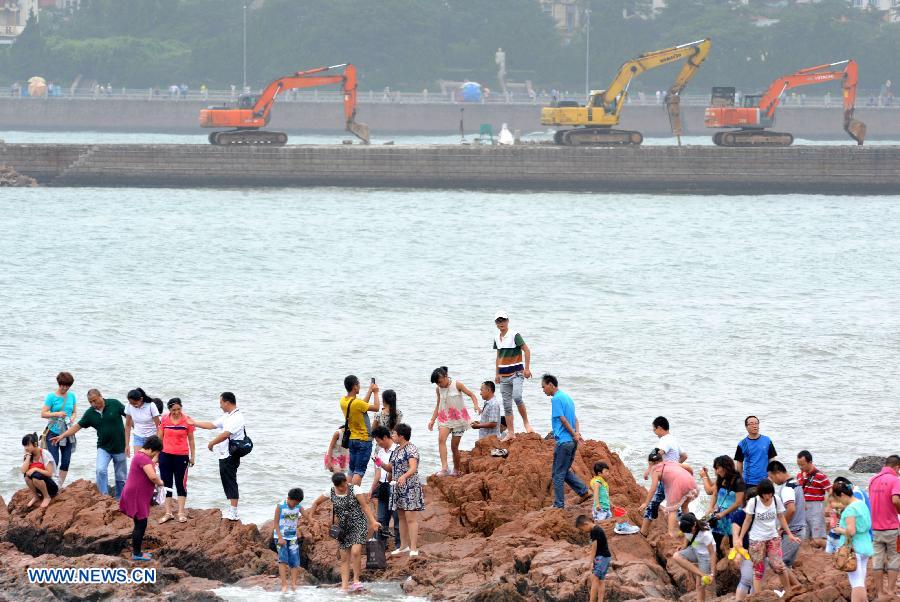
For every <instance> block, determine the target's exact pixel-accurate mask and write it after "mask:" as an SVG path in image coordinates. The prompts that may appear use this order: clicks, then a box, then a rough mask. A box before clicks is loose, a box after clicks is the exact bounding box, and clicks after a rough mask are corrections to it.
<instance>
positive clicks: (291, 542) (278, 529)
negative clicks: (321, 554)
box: [272, 487, 303, 593]
mask: <svg viewBox="0 0 900 602" xmlns="http://www.w3.org/2000/svg"><path fill="white" fill-rule="evenodd" d="M302 501H303V490H302V489H300V488H299V487H295V488H293V489H291V490H290V491H288V495H287V499H286V500H284V501H282V502H279V503H278V505H276V506H275V530H274V533H273V535H272V536H273V537H274V538H275V542H276V544H277V549H278V576H279V578H280V579H281V591H282V592H283V593H286V592H287V591H288V580H287V571H288V569H291V590H292V591H297V577H298V576H299V574H300V544H299V542H298V541H297V538H298V537H299V531H298V529H297V522H298V521H299V520H300V517H301V516H303V508H301V507H300V502H302Z"/></svg>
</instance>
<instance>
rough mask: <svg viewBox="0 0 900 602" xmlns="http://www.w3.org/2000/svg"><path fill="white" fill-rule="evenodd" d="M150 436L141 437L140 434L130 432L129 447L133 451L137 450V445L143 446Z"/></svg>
mask: <svg viewBox="0 0 900 602" xmlns="http://www.w3.org/2000/svg"><path fill="white" fill-rule="evenodd" d="M149 438H150V437H141V436H140V435H136V434H134V433H131V447H132V450H133V451H137V450H138V448H139V447H144V443H145V442H146V441H147V439H149Z"/></svg>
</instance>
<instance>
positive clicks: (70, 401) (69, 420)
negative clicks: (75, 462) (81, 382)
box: [41, 372, 77, 487]
mask: <svg viewBox="0 0 900 602" xmlns="http://www.w3.org/2000/svg"><path fill="white" fill-rule="evenodd" d="M73 384H75V377H73V376H72V375H71V374H70V373H69V372H60V373H59V374H57V375H56V390H55V391H52V392H50V393H47V396H46V397H45V398H44V405H43V407H42V408H41V418H46V419H47V421H48V422H47V428H46V429H45V431H44V441H46V442H47V449H48V451H49V452H50V455H52V456H53V462H54V463H55V464H56V466H57V468H58V470H59V486H60V487H62V486H63V485H65V483H66V475H68V474H69V463H70V461H71V459H72V451H74V449H75V437H65V438H63V439H60V440H59V443H58V444H57V443H51V442H50V439H51V438H52V437H56V436H58V435H61V434H62V433H63V431H65V430H66V429H67V428H69V427H70V426H72V424H73V423H74V422H75V415H76V411H77V407H76V399H75V393H73V392H72V390H71V389H72V385H73Z"/></svg>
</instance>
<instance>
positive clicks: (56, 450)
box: [47, 431, 72, 471]
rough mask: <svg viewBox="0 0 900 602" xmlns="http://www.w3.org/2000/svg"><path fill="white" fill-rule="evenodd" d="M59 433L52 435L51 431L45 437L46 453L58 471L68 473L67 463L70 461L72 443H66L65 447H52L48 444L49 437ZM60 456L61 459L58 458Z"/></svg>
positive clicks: (52, 445)
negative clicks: (51, 457)
mask: <svg viewBox="0 0 900 602" xmlns="http://www.w3.org/2000/svg"><path fill="white" fill-rule="evenodd" d="M59 434H61V433H54V432H53V431H51V432H50V433H48V435H47V451H49V452H50V455H51V456H53V461H54V462H55V463H56V466H57V467H58V468H59V470H64V471H68V470H69V462H70V460H71V459H72V442H71V441H66V444H65V445H54V444H52V443H50V437H56V436H57V435H59ZM60 456H62V458H60Z"/></svg>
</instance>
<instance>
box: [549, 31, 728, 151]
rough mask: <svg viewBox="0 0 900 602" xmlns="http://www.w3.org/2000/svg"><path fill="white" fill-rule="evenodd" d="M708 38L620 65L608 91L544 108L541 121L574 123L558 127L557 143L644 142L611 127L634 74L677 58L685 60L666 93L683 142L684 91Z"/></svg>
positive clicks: (702, 57)
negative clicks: (584, 100)
mask: <svg viewBox="0 0 900 602" xmlns="http://www.w3.org/2000/svg"><path fill="white" fill-rule="evenodd" d="M710 45H711V41H710V40H709V38H706V39H703V40H698V41H696V42H691V43H690V44H682V45H680V46H675V47H673V48H665V49H663V50H657V51H655V52H648V53H645V54H642V55H640V56H639V57H637V58H635V59H632V60H630V61H628V62H626V63H625V64H623V65H622V66H621V67H620V68H619V72H618V73H617V74H616V77H615V78H614V79H613V81H612V83H611V84H610V85H609V87H608V88H607V89H606V90H595V91H592V92H591V94H590V98H588V102H587V104H586V105H584V106H582V105H580V104H578V103H577V102H572V101H561V102H557V103H554V104H553V105H551V106H549V107H544V108H543V109H541V123H542V124H543V125H552V126H573V129H560V130H557V132H556V134H555V135H554V136H553V141H554V142H555V143H556V144H562V145H566V146H622V145H630V146H637V145H639V144H640V143H641V142H643V141H644V136H643V135H642V134H641V133H640V132H634V131H629V130H616V129H612V128H613V126H616V125H618V124H619V116H620V115H621V113H622V108H623V107H624V106H625V99H626V98H627V97H628V87H629V86H630V85H631V82H632V81H633V80H634V78H635V77H637V76H638V75H640V74H641V73H643V72H644V71H649V70H650V69H655V68H657V67H663V66H665V65H669V64H671V63H675V62H677V61H682V60H683V61H685V64H684V66H683V67H682V68H681V71H679V73H678V76H677V77H676V78H675V83H673V84H672V86H671V87H670V88H669V90H668V91H667V92H666V110H667V112H668V114H669V124H670V125H671V128H672V133H673V134H674V135H675V136H677V137H678V138H679V143H680V142H681V138H680V137H681V131H682V130H681V104H680V103H681V96H680V94H681V91H682V90H683V89H684V87H685V86H686V85H687V84H688V82H689V81H691V78H693V77H694V75H696V73H697V70H698V69H699V68H700V65H701V64H702V63H703V61H704V60H705V59H706V56H707V55H708V54H709V49H710Z"/></svg>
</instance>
